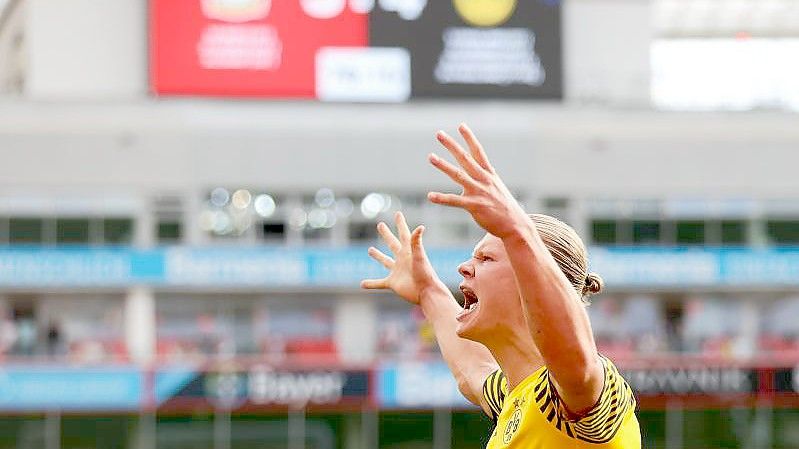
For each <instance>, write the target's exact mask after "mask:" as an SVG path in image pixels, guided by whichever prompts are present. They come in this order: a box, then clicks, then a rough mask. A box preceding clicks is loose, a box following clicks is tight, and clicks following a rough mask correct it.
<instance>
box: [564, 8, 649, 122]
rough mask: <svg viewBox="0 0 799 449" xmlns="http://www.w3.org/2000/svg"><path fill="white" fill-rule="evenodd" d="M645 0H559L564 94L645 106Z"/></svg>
mask: <svg viewBox="0 0 799 449" xmlns="http://www.w3.org/2000/svg"><path fill="white" fill-rule="evenodd" d="M651 8H652V6H651V1H650V0H565V1H564V2H563V25H564V33H563V41H564V45H563V49H564V55H563V56H564V68H565V90H566V98H567V99H568V100H569V101H572V102H579V103H583V102H592V103H599V104H621V105H625V106H648V105H649V83H650V82H649V78H650V75H649V74H650V69H649V67H650V62H649V45H650V43H651V41H652V36H653V27H652V20H651Z"/></svg>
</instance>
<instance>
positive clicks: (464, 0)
mask: <svg viewBox="0 0 799 449" xmlns="http://www.w3.org/2000/svg"><path fill="white" fill-rule="evenodd" d="M452 4H453V6H455V11H457V12H458V15H460V16H461V18H462V19H463V20H464V22H466V23H468V24H469V25H474V26H478V27H495V26H498V25H502V24H503V23H505V22H507V20H508V19H510V17H511V16H512V15H513V12H514V11H515V10H516V0H452Z"/></svg>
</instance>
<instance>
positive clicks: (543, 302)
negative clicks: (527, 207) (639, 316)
mask: <svg viewBox="0 0 799 449" xmlns="http://www.w3.org/2000/svg"><path fill="white" fill-rule="evenodd" d="M503 243H504V245H505V249H506V251H507V253H508V257H509V258H510V262H511V265H512V266H513V271H514V274H515V277H516V281H517V283H518V286H519V291H520V293H521V297H522V306H523V308H524V312H525V316H526V317H527V323H528V326H529V327H530V332H531V334H532V337H533V339H534V341H535V343H536V346H537V347H538V349H539V351H541V355H542V356H543V358H544V360H545V361H546V363H547V366H548V368H549V369H550V371H551V372H552V373H553V374H555V377H556V378H558V380H562V382H566V383H571V382H574V383H579V382H581V381H582V380H581V378H582V377H583V376H582V375H581V373H585V376H586V377H585V379H586V380H587V378H588V377H587V376H589V375H591V374H592V373H593V371H592V367H591V365H592V364H593V363H594V362H595V359H596V346H595V344H594V339H593V336H592V334H591V326H590V324H589V322H588V316H587V314H586V313H585V310H584V308H583V305H582V303H581V301H580V298H579V297H578V295H577V293H576V292H575V290H574V287H573V286H572V285H571V284H570V283H569V281H568V280H567V279H566V276H565V275H564V274H563V273H562V272H561V270H560V268H559V267H558V265H557V263H556V262H555V260H554V258H553V257H552V255H551V254H550V253H549V250H548V249H547V247H546V246H545V245H544V242H543V241H542V240H541V238H540V237H539V236H538V234H537V231H536V230H535V226H534V225H533V224H532V223H531V224H530V225H529V226H525V227H522V228H521V229H520V230H519V232H517V233H515V234H513V235H511V236H508V237H506V238H504V239H503ZM579 368H585V369H584V370H580V369H579Z"/></svg>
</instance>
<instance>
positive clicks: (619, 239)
mask: <svg viewBox="0 0 799 449" xmlns="http://www.w3.org/2000/svg"><path fill="white" fill-rule="evenodd" d="M749 225H750V223H749V222H747V221H744V220H734V219H730V220H703V219H688V220H668V219H651V220H613V219H594V220H592V221H591V239H592V240H591V241H592V243H593V244H595V245H626V244H634V245H731V246H735V245H744V244H746V243H747V236H748V232H749ZM786 228H787V229H788V230H786ZM773 229H774V235H779V238H775V237H772V241H778V242H786V241H789V239H788V237H789V236H790V231H789V229H790V226H785V228H781V227H779V226H775V227H774V228H773ZM798 235H799V234H798ZM786 236H787V237H786ZM797 241H798V242H799V240H797Z"/></svg>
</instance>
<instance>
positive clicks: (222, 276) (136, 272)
mask: <svg viewBox="0 0 799 449" xmlns="http://www.w3.org/2000/svg"><path fill="white" fill-rule="evenodd" d="M428 252H429V255H430V259H431V261H432V262H433V265H434V267H435V268H436V270H437V271H438V273H439V275H440V276H441V278H442V279H443V280H444V281H445V282H447V283H449V284H456V283H458V282H459V281H460V275H458V273H457V266H458V264H459V263H460V262H462V261H463V260H465V259H467V258H469V257H470V254H471V248H448V249H436V248H432V249H430V250H429V251H428ZM589 253H590V254H591V269H592V270H593V271H596V272H597V273H599V274H601V275H602V276H603V278H604V279H605V282H606V284H607V285H608V286H609V287H647V286H654V287H659V286H684V287H696V286H711V287H712V286H723V285H731V286H744V285H751V286H757V285H769V286H773V285H778V286H779V285H784V286H799V248H773V249H757V250H755V249H744V248H731V249H720V248H592V249H590V250H589ZM384 274H385V270H384V269H383V267H381V266H380V265H379V264H377V263H376V262H374V261H373V260H372V259H371V258H369V257H368V256H367V254H366V248H365V247H348V248H340V249H291V248H282V247H267V248H192V247H169V248H156V249H150V250H139V249H134V248H79V247H75V248H65V249H61V248H35V247H6V248H3V249H0V287H15V288H25V287H126V286H130V285H152V286H174V287H181V286H186V287H203V286H221V287H234V288H235V287H242V288H246V287H291V286H319V287H326V286H331V287H346V286H352V287H356V286H357V285H358V282H359V281H360V280H361V279H363V278H373V277H381V276H383V275H384Z"/></svg>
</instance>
